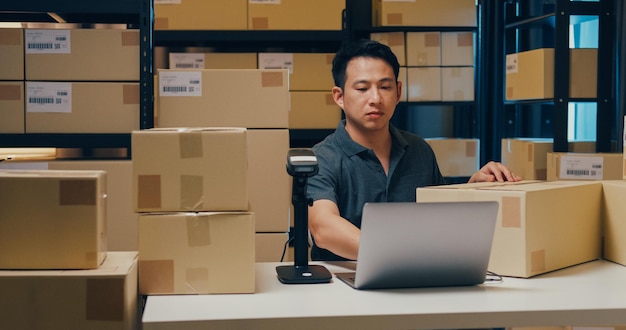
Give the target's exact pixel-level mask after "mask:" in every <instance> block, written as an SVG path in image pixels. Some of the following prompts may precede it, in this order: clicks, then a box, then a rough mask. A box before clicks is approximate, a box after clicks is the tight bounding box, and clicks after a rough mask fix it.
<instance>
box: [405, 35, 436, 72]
mask: <svg viewBox="0 0 626 330" xmlns="http://www.w3.org/2000/svg"><path fill="white" fill-rule="evenodd" d="M406 65H407V66H439V65H441V33H440V32H438V31H436V32H407V33H406Z"/></svg>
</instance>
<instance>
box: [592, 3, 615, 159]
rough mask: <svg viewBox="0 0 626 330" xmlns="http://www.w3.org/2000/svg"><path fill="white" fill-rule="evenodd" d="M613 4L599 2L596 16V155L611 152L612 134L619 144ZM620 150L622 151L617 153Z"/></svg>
mask: <svg viewBox="0 0 626 330" xmlns="http://www.w3.org/2000/svg"><path fill="white" fill-rule="evenodd" d="M615 12H616V11H615V6H614V1H613V0H600V11H599V14H598V69H597V74H598V88H597V94H596V97H597V113H596V152H611V133H612V131H613V129H612V128H615V132H616V139H617V140H618V141H620V140H621V136H620V134H619V133H618V132H620V128H619V125H621V120H619V119H618V118H619V111H617V108H616V102H615V72H617V69H616V65H615V61H614V58H615V54H616V53H615V49H616V45H615V40H617V39H616V38H615V32H614V31H617V30H616V15H615V14H614V13H615ZM618 150H621V149H618Z"/></svg>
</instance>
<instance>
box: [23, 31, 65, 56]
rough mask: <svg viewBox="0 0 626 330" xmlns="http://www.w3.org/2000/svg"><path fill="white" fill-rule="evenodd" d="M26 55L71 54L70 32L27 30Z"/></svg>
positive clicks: (25, 36)
mask: <svg viewBox="0 0 626 330" xmlns="http://www.w3.org/2000/svg"><path fill="white" fill-rule="evenodd" d="M24 39H25V40H24V41H25V42H24V45H25V47H26V50H25V51H26V54H69V53H71V52H72V47H71V42H70V30H26V33H25V34H24Z"/></svg>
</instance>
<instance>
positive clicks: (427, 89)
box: [407, 67, 442, 102]
mask: <svg viewBox="0 0 626 330" xmlns="http://www.w3.org/2000/svg"><path fill="white" fill-rule="evenodd" d="M441 70H442V68H440V67H417V68H407V92H408V96H407V100H408V101H409V102H413V101H441Z"/></svg>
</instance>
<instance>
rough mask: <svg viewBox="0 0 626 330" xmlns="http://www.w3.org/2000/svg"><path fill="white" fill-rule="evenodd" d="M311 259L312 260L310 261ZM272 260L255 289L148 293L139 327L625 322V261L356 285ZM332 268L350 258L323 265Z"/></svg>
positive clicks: (261, 266) (259, 271)
mask: <svg viewBox="0 0 626 330" xmlns="http://www.w3.org/2000/svg"><path fill="white" fill-rule="evenodd" d="M312 264H318V263H312ZM277 265H279V263H258V264H257V265H256V293H255V294H233V295H172V296H150V297H148V299H147V302H146V306H145V310H144V313H143V328H144V329H146V330H153V329H197V328H199V327H207V328H208V327H209V326H210V328H211V329H214V328H215V329H284V328H289V329H321V328H326V329H333V328H343V329H390V328H394V329H408V328H411V329H419V328H422V329H425V328H431V329H432V328H488V327H505V326H560V325H579V326H583V325H588V326H591V325H594V326H600V325H624V324H626V267H624V266H621V265H618V264H614V263H611V262H608V261H604V260H597V261H593V262H589V263H585V264H581V265H577V266H574V267H569V268H566V269H563V270H559V271H556V272H551V273H548V274H543V275H540V276H536V277H533V278H529V279H520V278H509V277H505V278H504V281H503V282H501V283H486V284H483V285H479V286H473V287H456V288H425V289H394V290H376V291H359V290H354V289H352V288H350V287H348V286H347V285H346V284H344V283H343V282H341V281H340V280H338V279H336V278H333V280H332V282H331V283H328V284H296V285H293V284H292V285H287V284H281V283H280V282H279V281H278V279H277V278H276V271H275V267H276V266H277ZM323 265H325V266H327V268H328V269H329V270H330V271H331V272H340V271H346V270H347V269H348V270H349V268H352V267H354V264H352V263H338V264H323Z"/></svg>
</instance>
